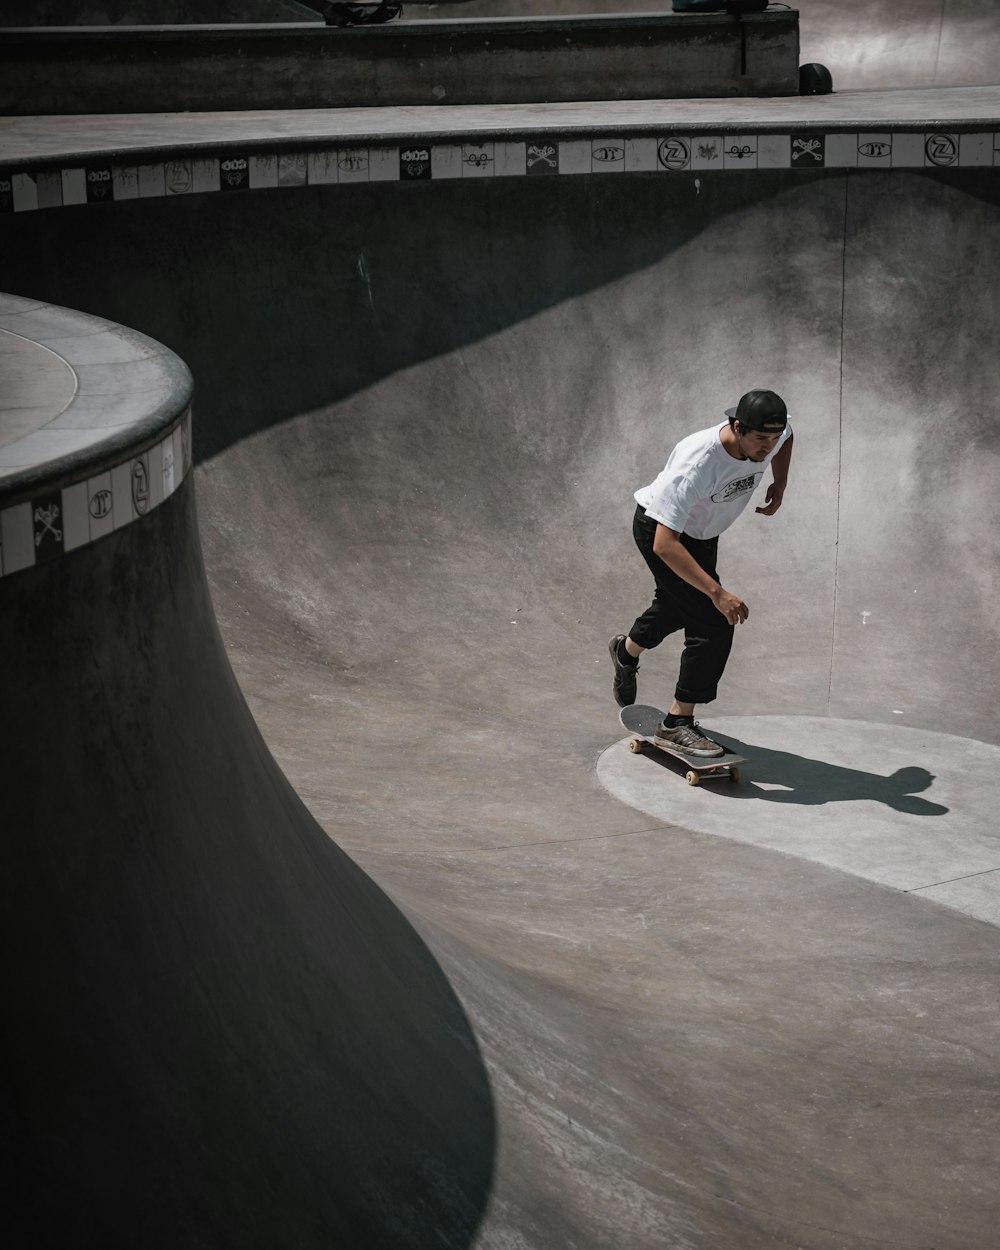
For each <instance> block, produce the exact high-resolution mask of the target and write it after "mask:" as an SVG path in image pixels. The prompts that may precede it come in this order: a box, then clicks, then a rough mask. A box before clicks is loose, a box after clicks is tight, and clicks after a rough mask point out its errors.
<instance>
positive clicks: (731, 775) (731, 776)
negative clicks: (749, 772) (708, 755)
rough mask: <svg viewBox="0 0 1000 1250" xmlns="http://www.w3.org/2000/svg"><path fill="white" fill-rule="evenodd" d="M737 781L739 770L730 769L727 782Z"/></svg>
mask: <svg viewBox="0 0 1000 1250" xmlns="http://www.w3.org/2000/svg"><path fill="white" fill-rule="evenodd" d="M739 779H740V770H739V769H738V768H731V769H730V770H729V780H730V781H739Z"/></svg>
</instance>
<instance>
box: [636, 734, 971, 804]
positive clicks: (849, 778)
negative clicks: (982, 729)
mask: <svg viewBox="0 0 1000 1250" xmlns="http://www.w3.org/2000/svg"><path fill="white" fill-rule="evenodd" d="M712 737H713V738H714V739H715V741H716V742H718V743H719V744H720V746H724V747H725V748H726V749H727V750H729V751H732V752H734V753H735V754H737V755H742V756H745V757H746V758H747V759H748V760H749V761H750V763H749V764H746V765H744V766H743V770H742V776H741V779H740V782H739V784H736V785H734V784H732V783H731V782H728V781H709V782H706V783H705V784H707V785H711V786H713V787H715V788H716V789H718V791H719V793H720V794H723V795H725V796H726V797H727V798H731V799H762V800H763V801H764V802H766V803H795V804H800V805H802V806H804V807H818V806H822V805H823V804H825V803H848V802H852V801H854V800H858V799H869V800H872V801H874V802H876V803H884V804H885V805H886V807H891V808H892V810H893V811H896V812H905V813H906V814H907V815H910V816H945V815H947V813H948V812H949V810H950V809H949V808H947V807H943V806H942V805H941V804H940V803H931V802H930V801H929V800H928V799H922V798H920V797H918V796H919V794H920V792H921V791H922V790H928V789H930V787H931V786H932V785H933V784H934V774H933V773H931V772H928V770H927V769H926V768H921V767H919V766H916V765H913V766H911V767H908V768H897V769H896V771H895V772H894V773H892V774H891V775H890V776H888V777H883V776H881V775H880V774H879V773H869V772H864V771H863V770H862V769H858V768H845V767H844V766H843V765H840V764H830V763H827V762H826V761H825V760H813V759H809V758H808V756H805V755H796V754H794V752H791V751H775V750H773V749H770V748H768V747H761V746H757V745H755V744H754V743H752V742H743V741H742V740H741V739H739V738H733V737H731V736H730V735H729V734H722V733H715V732H714V731H713V733H712ZM645 754H646V755H648V756H649V757H650V758H653V759H655V760H656V761H657V763H659V764H661V765H662V766H663V767H664V768H670V769H672V770H674V771H677V772H681V773H683V771H684V766H683V764H680V763H678V762H677V761H675V760H673V759H671V758H670V757H669V756H667V755H666V754H665V753H664V752H663V751H657V750H655V748H651V749H650V750H648V751H647V752H645ZM755 782H760V783H764V784H769V785H777V786H781V787H782V789H781V790H762V789H761V788H760V786H759V785H755V784H754V783H755Z"/></svg>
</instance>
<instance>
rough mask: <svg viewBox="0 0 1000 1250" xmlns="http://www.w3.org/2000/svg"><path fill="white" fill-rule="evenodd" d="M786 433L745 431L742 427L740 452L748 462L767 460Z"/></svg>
mask: <svg viewBox="0 0 1000 1250" xmlns="http://www.w3.org/2000/svg"><path fill="white" fill-rule="evenodd" d="M783 433H784V431H783V430H744V429H743V427H742V426H740V429H739V433H738V434H737V436H736V437H737V438H738V440H739V444H740V450H741V451H742V452H743V454H744V455H745V456H746V457H747V459H748V460H756V461H757V462H758V463H759V462H760V461H761V460H766V459H767V457H768V456H769V455H770V454H771V452H772V451H774V449H775V447H777V445H778V439H779V438H781V435H782V434H783Z"/></svg>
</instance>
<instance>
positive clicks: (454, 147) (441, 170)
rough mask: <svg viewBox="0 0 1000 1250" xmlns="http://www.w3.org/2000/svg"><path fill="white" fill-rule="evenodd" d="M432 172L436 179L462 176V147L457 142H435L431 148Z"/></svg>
mask: <svg viewBox="0 0 1000 1250" xmlns="http://www.w3.org/2000/svg"><path fill="white" fill-rule="evenodd" d="M431 172H432V174H433V176H434V178H435V179H438V178H441V179H447V178H461V176H462V149H461V147H460V146H459V145H458V144H457V143H435V145H434V147H433V148H432V150H431Z"/></svg>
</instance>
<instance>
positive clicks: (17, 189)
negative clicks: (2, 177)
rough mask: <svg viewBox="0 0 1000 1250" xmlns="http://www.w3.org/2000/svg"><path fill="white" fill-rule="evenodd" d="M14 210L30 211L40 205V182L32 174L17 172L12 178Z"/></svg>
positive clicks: (20, 211)
mask: <svg viewBox="0 0 1000 1250" xmlns="http://www.w3.org/2000/svg"><path fill="white" fill-rule="evenodd" d="M11 184H12V186H11V191H12V194H13V199H14V212H15V213H24V212H30V211H31V210H33V209H36V208H37V207H38V184H37V183H36V182H35V179H34V176H33V175H32V174H15V175H14V176H13V178H12V179H11Z"/></svg>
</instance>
